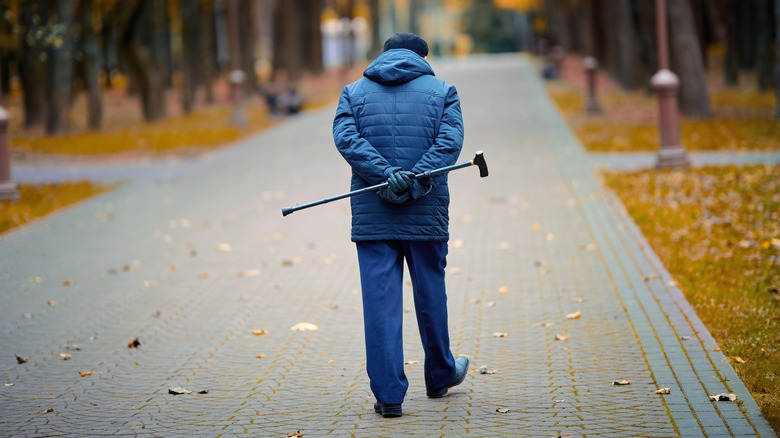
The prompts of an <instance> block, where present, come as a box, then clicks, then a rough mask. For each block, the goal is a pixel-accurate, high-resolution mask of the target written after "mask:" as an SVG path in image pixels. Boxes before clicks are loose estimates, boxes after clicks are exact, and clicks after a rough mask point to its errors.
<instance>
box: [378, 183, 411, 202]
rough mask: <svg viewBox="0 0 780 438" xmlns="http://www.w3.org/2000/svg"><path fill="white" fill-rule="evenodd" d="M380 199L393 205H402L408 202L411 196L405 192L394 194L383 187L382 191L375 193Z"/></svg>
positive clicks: (388, 188) (389, 189)
mask: <svg viewBox="0 0 780 438" xmlns="http://www.w3.org/2000/svg"><path fill="white" fill-rule="evenodd" d="M377 194H378V195H379V197H380V198H382V199H384V200H385V201H387V202H390V203H393V204H399V205H400V204H403V203H404V202H406V201H408V200H409V199H410V198H411V195H410V194H409V191H408V190H407V191H405V192H403V193H395V192H394V191H393V190H392V189H391V188H390V187H385V188H383V189H379V192H377Z"/></svg>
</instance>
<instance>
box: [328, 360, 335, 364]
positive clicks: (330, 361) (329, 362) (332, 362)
mask: <svg viewBox="0 0 780 438" xmlns="http://www.w3.org/2000/svg"><path fill="white" fill-rule="evenodd" d="M334 363H336V361H335V360H333V359H331V360H329V361H328V365H332V364H334Z"/></svg>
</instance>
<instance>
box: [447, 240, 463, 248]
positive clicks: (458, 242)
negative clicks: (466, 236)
mask: <svg viewBox="0 0 780 438" xmlns="http://www.w3.org/2000/svg"><path fill="white" fill-rule="evenodd" d="M450 246H451V247H452V248H461V247H463V240H461V239H457V240H453V241H452V243H450Z"/></svg>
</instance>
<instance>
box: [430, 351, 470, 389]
mask: <svg viewBox="0 0 780 438" xmlns="http://www.w3.org/2000/svg"><path fill="white" fill-rule="evenodd" d="M468 371H469V358H468V357H466V356H458V357H457V358H456V359H455V377H453V378H452V380H451V381H450V383H448V384H446V385H445V386H444V387H443V388H438V389H430V388H429V389H427V390H426V392H427V393H428V397H430V398H442V397H444V396H445V395H447V391H448V390H449V389H450V388H452V387H453V386H458V385H460V384H461V383H463V380H465V379H466V374H468Z"/></svg>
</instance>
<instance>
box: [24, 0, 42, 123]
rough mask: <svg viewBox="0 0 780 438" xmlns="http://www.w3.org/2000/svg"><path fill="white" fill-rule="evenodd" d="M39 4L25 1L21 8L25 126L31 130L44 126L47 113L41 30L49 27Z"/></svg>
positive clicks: (28, 0)
mask: <svg viewBox="0 0 780 438" xmlns="http://www.w3.org/2000/svg"><path fill="white" fill-rule="evenodd" d="M40 6H41V5H40V2H39V1H37V0H23V1H21V2H20V5H19V12H20V14H19V22H20V24H21V29H20V32H19V39H20V41H19V47H20V48H21V50H20V51H19V55H20V56H19V78H20V79H21V83H22V91H23V94H24V126H25V128H31V127H33V126H37V125H40V124H41V123H43V120H44V115H45V113H46V100H45V99H44V94H43V90H44V83H45V78H44V69H43V63H42V62H40V58H41V55H42V54H43V46H42V44H41V41H40V39H39V38H38V35H39V32H38V31H39V29H40V27H41V26H44V25H45V23H46V16H47V14H46V11H44V10H42V8H41V7H40Z"/></svg>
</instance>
